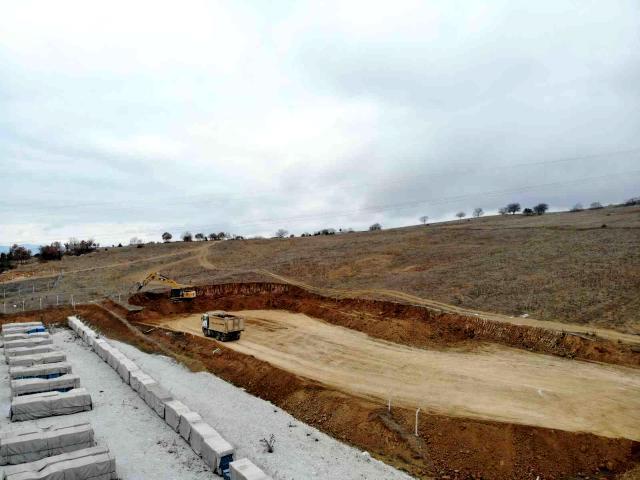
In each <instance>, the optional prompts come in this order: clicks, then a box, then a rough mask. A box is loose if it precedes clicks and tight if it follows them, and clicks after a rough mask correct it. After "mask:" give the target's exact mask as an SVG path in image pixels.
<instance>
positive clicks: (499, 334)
mask: <svg viewBox="0 0 640 480" xmlns="http://www.w3.org/2000/svg"><path fill="white" fill-rule="evenodd" d="M130 302H131V303H132V304H135V305H140V306H144V307H146V308H145V309H144V310H143V311H141V312H137V313H132V314H130V318H131V319H135V320H138V321H150V320H151V321H153V320H154V319H160V318H164V317H166V316H168V315H171V314H180V313H197V312H202V311H205V310H208V309H212V308H218V309H224V310H258V309H283V310H289V311H291V312H297V313H305V314H307V315H309V316H312V317H315V318H321V319H323V320H326V321H328V322H330V323H333V324H335V325H340V326H343V327H347V328H351V329H354V330H358V331H361V332H364V333H367V334H368V335H370V336H372V337H376V338H381V339H384V340H388V341H391V342H395V343H401V344H404V345H410V346H414V347H430V348H433V347H438V346H453V345H460V346H462V345H466V346H474V345H478V344H479V343H478V342H491V343H498V344H501V345H506V346H510V347H515V348H521V349H525V350H529V351H533V352H537V353H546V354H552V355H557V356H562V357H568V358H578V359H581V360H592V361H598V362H605V363H612V364H618V365H628V366H640V352H634V351H633V350H632V348H633V347H632V346H629V345H625V344H622V343H615V342H612V341H610V340H606V339H602V338H590V337H588V336H577V335H573V334H568V333H563V332H557V331H552V330H546V329H542V328H535V327H529V326H523V325H513V324H506V323H501V322H496V321H491V320H486V319H481V318H476V317H466V316H461V315H456V314H450V313H439V312H436V311H433V310H430V309H428V308H425V307H420V306H413V305H405V304H400V303H395V302H389V301H381V300H365V299H333V298H329V297H323V296H320V295H317V294H313V293H310V292H308V291H306V290H304V289H302V288H299V287H296V286H293V285H285V284H280V283H240V284H222V285H210V286H202V287H198V297H197V298H196V299H195V300H194V301H191V302H179V303H172V302H170V301H169V300H168V298H167V296H166V295H164V294H159V293H141V294H137V295H134V296H133V297H131V299H130Z"/></svg>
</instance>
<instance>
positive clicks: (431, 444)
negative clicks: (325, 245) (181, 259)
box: [2, 304, 640, 480]
mask: <svg viewBox="0 0 640 480" xmlns="http://www.w3.org/2000/svg"><path fill="white" fill-rule="evenodd" d="M108 308H109V309H111V310H113V311H114V312H116V313H118V314H120V315H126V314H127V311H126V310H125V309H122V308H120V307H119V306H117V305H115V304H108ZM71 313H72V311H71V309H54V310H45V311H43V312H37V313H30V314H20V315H11V316H7V317H3V319H2V322H3V323H4V322H11V321H20V320H24V321H26V320H33V319H40V320H42V321H44V322H45V323H56V322H61V321H63V320H64V319H65V318H66V316H67V315H69V314H71ZM76 313H79V314H80V315H82V316H83V317H84V318H85V319H86V320H87V321H89V322H90V323H91V324H92V325H93V326H94V327H96V328H97V329H98V330H100V331H102V332H103V333H104V334H106V335H108V336H110V337H112V338H116V339H118V340H122V341H124V342H127V343H130V344H133V345H135V346H137V347H138V348H141V349H143V350H145V351H148V352H163V353H165V354H166V353H167V352H172V353H173V355H174V356H175V357H176V358H178V359H180V360H181V361H184V362H185V363H186V364H187V365H188V366H189V367H190V368H192V369H194V370H207V371H210V372H212V373H215V374H216V375H218V376H220V377H222V378H224V379H226V380H228V381H230V382H232V383H234V384H235V385H238V386H241V387H243V388H245V389H246V390H247V391H248V392H250V393H252V394H254V395H256V396H259V397H261V398H264V399H266V400H269V401H271V402H273V403H274V404H276V405H278V406H280V407H281V408H283V409H285V410H287V411H289V412H290V413H292V414H293V415H294V416H296V417H298V418H300V419H301V420H303V421H305V422H307V423H310V424H313V425H314V426H317V427H318V428H321V429H322V430H323V431H325V432H327V433H329V434H331V435H332V436H334V437H335V438H339V439H342V440H344V441H346V442H348V443H350V444H352V445H355V446H357V447H359V448H361V449H364V450H368V451H370V452H371V453H372V454H373V455H374V456H376V457H377V458H379V459H381V460H383V461H385V462H387V463H389V464H391V465H394V466H397V467H399V468H402V469H404V470H406V471H408V472H409V473H411V474H413V475H415V476H418V477H420V478H431V477H438V478H443V477H445V478H447V477H448V478H452V479H456V478H457V479H463V478H473V476H475V478H491V479H504V480H507V479H525V478H526V479H530V478H535V476H536V475H540V478H541V479H560V478H574V477H576V476H577V475H578V473H584V474H587V475H595V474H596V472H597V474H598V477H604V478H615V477H616V476H617V475H619V474H620V473H622V472H625V471H628V470H629V469H630V468H633V467H634V466H636V465H637V464H638V462H639V461H640V458H639V456H640V445H639V444H638V443H637V442H634V441H631V440H624V439H612V438H604V437H600V436H596V435H592V434H587V433H571V432H566V431H561V430H555V429H547V428H539V427H530V426H526V425H514V424H508V423H501V422H492V421H482V420H473V419H465V418H455V417H447V416H444V415H436V414H425V415H423V416H421V419H422V420H421V423H420V428H419V437H418V438H417V439H416V438H415V437H413V435H412V433H411V432H412V430H413V419H414V411H413V410H408V409H404V408H394V409H392V412H391V414H389V413H388V412H386V409H385V408H383V407H381V406H380V404H379V403H377V402H372V401H370V400H367V399H363V398H358V397H355V396H353V395H349V394H345V393H344V392H341V391H339V390H336V389H332V388H329V387H327V386H325V385H322V384H320V383H318V382H314V381H311V380H308V379H306V378H303V377H301V376H298V375H295V374H292V373H290V372H287V371H285V370H282V369H280V368H277V367H274V366H273V365H271V364H269V363H267V362H264V361H261V360H259V359H257V358H254V357H252V356H249V355H245V354H242V353H239V352H235V351H233V350H231V349H229V348H227V347H226V346H225V345H224V344H220V343H216V344H215V346H216V348H219V351H218V353H217V354H212V350H213V349H212V341H211V340H210V339H205V338H201V337H197V336H194V335H190V334H188V333H178V332H171V331H167V330H165V329H163V328H156V329H154V330H153V331H151V332H149V333H148V334H147V335H145V334H143V333H142V332H138V333H133V332H132V331H131V330H130V328H129V327H128V326H126V325H125V324H124V323H123V322H122V321H120V320H118V319H117V318H116V317H115V316H114V315H112V314H110V313H109V312H108V311H105V310H103V309H102V308H100V307H99V306H95V305H87V306H80V307H78V311H77V312H76ZM141 330H144V331H149V328H148V327H146V326H143V327H141ZM160 347H162V348H160Z"/></svg>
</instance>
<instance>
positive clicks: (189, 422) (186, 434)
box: [178, 411, 204, 444]
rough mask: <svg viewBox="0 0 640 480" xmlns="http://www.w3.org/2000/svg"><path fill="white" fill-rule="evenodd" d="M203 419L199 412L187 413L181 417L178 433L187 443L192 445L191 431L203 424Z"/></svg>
mask: <svg viewBox="0 0 640 480" xmlns="http://www.w3.org/2000/svg"><path fill="white" fill-rule="evenodd" d="M203 421H204V420H202V417H201V416H200V414H199V413H197V412H191V411H189V412H186V413H183V414H182V415H180V424H179V426H178V432H179V433H180V436H181V437H182V438H184V439H185V441H186V442H187V443H189V444H191V442H190V439H191V429H192V428H193V426H194V425H196V424H198V423H202V422H203Z"/></svg>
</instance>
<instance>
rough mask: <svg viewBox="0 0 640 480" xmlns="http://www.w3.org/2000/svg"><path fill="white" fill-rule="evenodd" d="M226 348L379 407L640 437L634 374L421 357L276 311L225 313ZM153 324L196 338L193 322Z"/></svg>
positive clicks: (561, 363)
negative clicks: (236, 325) (229, 334)
mask: <svg viewBox="0 0 640 480" xmlns="http://www.w3.org/2000/svg"><path fill="white" fill-rule="evenodd" d="M232 313H234V314H237V315H240V316H242V317H244V318H245V321H246V331H245V332H244V333H243V335H242V337H241V339H240V340H239V341H237V342H229V343H226V344H225V346H226V347H227V348H230V349H233V350H235V351H237V352H240V353H243V354H245V355H253V356H255V357H256V358H258V359H260V360H263V361H266V362H269V363H270V364H272V365H275V366H277V367H279V368H281V369H283V370H286V371H289V372H291V373H294V374H296V375H300V376H303V377H307V378H310V379H312V380H315V381H318V382H321V383H323V384H326V385H329V386H331V387H333V388H336V389H339V390H342V391H345V392H347V393H350V394H354V395H358V396H362V397H364V398H369V399H374V400H376V401H378V402H379V403H380V404H381V405H384V404H385V402H386V401H387V400H388V399H391V401H392V404H394V405H400V406H403V407H407V408H413V409H415V408H422V409H423V410H425V411H431V412H435V413H439V414H444V415H455V416H460V417H472V418H479V419H488V420H497V421H501V422H515V423H521V424H525V425H536V426H541V427H547V428H558V429H562V430H568V431H576V432H589V433H594V434H597V435H604V436H609V437H614V438H615V437H623V438H629V439H633V440H640V372H639V371H638V370H637V369H633V368H628V367H622V366H617V365H616V366H614V365H605V364H599V363H593V362H581V361H575V360H568V359H564V358H557V357H553V356H550V355H542V354H536V353H531V352H527V351H522V350H517V349H514V348H509V347H505V346H500V345H485V346H482V347H481V348H474V349H469V350H466V349H464V348H454V349H446V350H441V349H439V350H431V349H430V350H427V349H422V348H416V347H411V346H406V345H400V344H397V343H392V342H388V341H384V340H380V339H376V338H372V337H369V336H368V335H366V334H364V333H362V332H357V331H355V330H351V329H348V328H344V327H341V326H336V325H332V324H330V323H327V322H324V321H322V320H319V319H317V318H312V317H309V316H307V315H304V314H300V313H291V312H287V311H283V310H243V311H238V312H232ZM160 325H162V326H164V327H166V328H169V329H171V330H178V331H185V332H189V333H192V334H195V335H202V330H201V325H200V315H199V314H193V315H188V316H180V317H178V318H172V319H168V320H167V321H165V322H162V323H161V324H160Z"/></svg>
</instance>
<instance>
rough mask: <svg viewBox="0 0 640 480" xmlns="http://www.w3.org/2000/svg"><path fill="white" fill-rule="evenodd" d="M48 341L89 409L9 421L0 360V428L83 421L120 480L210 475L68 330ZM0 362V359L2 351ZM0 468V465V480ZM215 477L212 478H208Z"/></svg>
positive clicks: (5, 368) (4, 370) (4, 373)
mask: <svg viewBox="0 0 640 480" xmlns="http://www.w3.org/2000/svg"><path fill="white" fill-rule="evenodd" d="M52 337H53V342H54V344H55V345H57V346H58V347H59V348H60V349H61V350H64V351H65V352H66V354H67V360H68V361H69V362H70V363H71V365H72V368H73V372H74V373H75V374H77V375H79V376H80V383H81V386H82V387H84V388H86V389H87V390H88V391H89V393H91V398H92V400H93V410H92V411H90V412H83V413H78V414H74V415H66V416H61V417H50V418H44V419H40V420H36V421H26V422H16V423H11V422H10V421H9V418H8V417H9V408H10V404H11V402H10V391H9V375H8V366H7V365H6V364H5V363H4V362H3V361H0V363H1V364H0V408H1V411H0V413H1V415H0V430H1V431H6V430H21V429H23V428H25V427H28V426H33V425H34V424H35V425H37V426H39V427H46V426H49V425H54V424H55V425H60V424H65V423H68V422H77V421H78V420H81V421H88V422H90V423H91V425H92V427H93V430H94V432H95V438H96V441H97V442H98V444H99V445H107V446H108V447H109V449H110V450H111V451H112V452H113V453H114V454H115V456H116V464H117V469H118V475H119V476H120V477H121V478H122V479H125V480H143V479H154V480H175V479H177V478H181V479H185V480H186V479H189V480H200V479H211V478H212V477H214V475H213V474H212V473H211V471H210V470H209V469H208V468H207V466H206V465H205V464H204V462H203V461H202V460H201V459H200V458H199V457H198V456H197V455H196V454H195V453H194V452H193V451H192V450H191V448H190V447H189V445H187V443H186V442H185V441H184V440H182V438H180V436H179V435H178V434H177V433H175V432H174V431H173V430H171V429H170V428H169V427H168V426H167V425H166V424H165V423H164V421H163V420H162V419H160V417H158V416H157V415H156V414H155V413H154V412H152V411H151V409H150V408H149V407H148V406H147V405H146V404H145V403H144V401H142V400H141V399H140V398H139V397H138V395H137V394H136V393H135V392H134V391H133V390H132V389H131V387H129V385H127V384H125V383H124V382H123V381H122V380H121V379H120V377H119V376H118V374H117V373H116V372H115V371H114V370H112V369H111V368H110V367H109V366H108V365H107V364H106V363H104V362H103V361H102V360H101V359H100V358H99V357H98V356H97V355H96V354H95V353H94V352H93V351H91V350H90V349H89V348H88V347H87V346H86V345H85V344H84V343H83V342H82V341H81V340H79V339H78V338H76V337H75V335H74V334H73V333H72V332H70V331H68V330H59V331H58V332H56V333H54V334H53V335H52ZM0 352H1V353H2V358H4V352H3V351H0ZM1 472H2V467H0V477H1V476H2V475H1ZM214 478H217V477H214Z"/></svg>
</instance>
